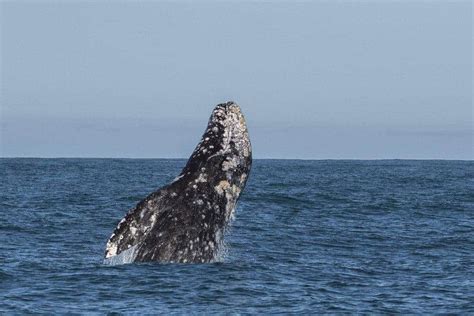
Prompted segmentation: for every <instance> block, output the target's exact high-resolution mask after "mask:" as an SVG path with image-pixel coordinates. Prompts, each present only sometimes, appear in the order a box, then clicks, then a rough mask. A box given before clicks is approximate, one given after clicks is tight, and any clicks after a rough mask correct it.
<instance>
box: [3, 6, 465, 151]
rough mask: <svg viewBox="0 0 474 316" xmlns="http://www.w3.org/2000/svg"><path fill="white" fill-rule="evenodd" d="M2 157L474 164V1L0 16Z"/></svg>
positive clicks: (25, 10)
mask: <svg viewBox="0 0 474 316" xmlns="http://www.w3.org/2000/svg"><path fill="white" fill-rule="evenodd" d="M0 6H1V19H0V21H1V22H0V27H1V99H0V101H1V110H2V112H1V156H4V157H6V156H33V157H185V158H187V157H188V156H189V154H190V153H191V152H192V150H193V149H194V146H195V145H196V143H197V142H198V140H199V138H200V136H201V134H202V132H203V130H204V128H205V125H206V123H207V119H208V117H209V115H210V112H211V109H212V108H213V106H214V105H215V104H217V103H219V102H223V101H227V100H234V101H236V102H238V103H239V104H240V105H241V107H242V109H243V111H244V113H245V115H246V117H247V122H248V126H249V131H250V136H251V140H252V143H253V147H254V157H256V158H265V157H271V158H315V159H321V158H349V159H350V158H358V159H373V158H442V159H473V151H472V150H473V149H472V147H473V144H472V139H473V127H472V120H473V110H472V72H473V67H472V39H473V38H472V3H471V1H463V2H461V1H460V2H447V1H439V2H430V1H421V2H416V3H413V2H412V1H391V2H385V3H379V1H363V2H359V1H350V2H349V1H347V2H344V1H337V2H331V1H319V2H318V1H316V2H299V3H293V2H240V1H231V2H225V3H222V2H216V1H214V2H205V3H199V4H198V3H193V2H185V1H180V2H177V3H176V2H175V3H171V2H151V1H140V2H131V1H130V2H119V3H112V2H106V1H103V2H99V1H89V2H87V1H78V2H72V3H71V2H69V3H60V2H59V1H58V2H40V3H34V2H13V1H9V2H2V3H1V4H0Z"/></svg>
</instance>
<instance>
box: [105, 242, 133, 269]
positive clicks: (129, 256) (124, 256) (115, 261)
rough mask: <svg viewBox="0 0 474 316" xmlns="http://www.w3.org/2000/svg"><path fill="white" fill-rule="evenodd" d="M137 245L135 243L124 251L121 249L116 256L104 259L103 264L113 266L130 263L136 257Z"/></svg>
mask: <svg viewBox="0 0 474 316" xmlns="http://www.w3.org/2000/svg"><path fill="white" fill-rule="evenodd" d="M137 247H138V245H135V246H133V247H130V248H129V249H127V250H125V251H122V252H121V253H119V254H118V255H116V256H113V257H110V258H107V259H104V264H106V265H110V266H115V265H120V264H127V263H132V262H133V261H134V260H135V258H136V257H137V251H136V250H137Z"/></svg>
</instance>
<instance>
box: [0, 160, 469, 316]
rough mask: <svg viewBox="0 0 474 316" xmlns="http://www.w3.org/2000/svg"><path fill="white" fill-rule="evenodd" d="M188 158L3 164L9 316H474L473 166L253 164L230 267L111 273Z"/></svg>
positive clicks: (1, 280) (0, 243) (0, 283)
mask: <svg viewBox="0 0 474 316" xmlns="http://www.w3.org/2000/svg"><path fill="white" fill-rule="evenodd" d="M184 163H185V161H184V160H126V159H124V160H119V159H1V160H0V172H1V182H0V189H1V190H0V192H1V199H0V202H1V218H0V312H15V313H25V312H42V313H52V312H55V313H65V312H80V313H82V312H100V313H102V312H112V311H115V312H121V313H148V314H149V313H159V312H176V313H206V314H207V313H254V312H255V313H256V312H263V313H275V312H283V313H299V312H305V313H310V312H326V313H338V312H362V313H364V312H366V313H368V312H376V313H397V312H398V313H443V312H452V313H474V162H472V161H471V162H462V161H405V160H401V161H288V160H257V161H254V167H253V170H252V174H251V177H250V180H249V183H248V186H247V188H246V190H245V191H244V193H243V196H242V197H241V200H240V204H239V205H238V207H237V211H236V220H235V221H234V223H233V226H232V229H231V231H230V233H229V234H228V235H227V237H226V240H227V245H228V253H227V256H226V258H225V260H224V261H223V262H221V263H214V264H154V263H148V264H129V265H122V266H105V265H102V255H103V253H104V247H105V243H106V240H107V238H108V237H109V235H110V234H111V232H112V231H113V229H114V228H115V226H116V224H117V222H118V221H119V220H120V219H121V218H122V217H123V215H124V214H125V212H126V211H127V210H128V209H129V208H131V207H132V206H133V205H134V204H135V203H136V202H138V201H139V200H140V199H141V198H143V197H144V196H145V195H147V194H148V193H150V192H151V191H152V190H155V189H156V188H158V187H160V186H162V185H164V184H166V183H167V182H169V181H171V180H172V179H173V178H174V177H175V176H176V175H177V174H178V173H179V171H180V169H181V167H182V166H183V165H184Z"/></svg>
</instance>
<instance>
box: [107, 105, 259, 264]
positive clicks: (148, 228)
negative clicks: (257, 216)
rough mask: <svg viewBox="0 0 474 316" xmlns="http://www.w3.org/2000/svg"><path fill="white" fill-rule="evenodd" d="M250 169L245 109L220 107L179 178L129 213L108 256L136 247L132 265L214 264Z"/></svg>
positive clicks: (109, 244) (110, 243) (129, 258)
mask: <svg viewBox="0 0 474 316" xmlns="http://www.w3.org/2000/svg"><path fill="white" fill-rule="evenodd" d="M251 165H252V148H251V144H250V139H249V136H248V131H247V126H246V122H245V119H244V116H243V114H242V112H241V110H240V107H239V106H238V105H237V104H236V103H234V102H227V103H223V104H219V105H217V106H216V107H215V108H214V110H213V112H212V114H211V117H210V119H209V123H208V125H207V128H206V131H205V132H204V135H203V136H202V139H201V141H200V142H199V143H198V145H197V146H196V149H195V150H194V152H193V154H192V155H191V157H190V158H189V160H188V162H187V164H186V166H185V167H184V168H183V170H182V171H181V173H180V174H179V176H178V177H177V178H176V179H175V180H174V181H173V182H172V183H170V184H168V185H166V186H164V187H162V188H160V189H159V190H157V191H155V192H153V193H151V194H150V195H149V196H148V197H146V198H145V199H144V200H142V201H141V202H139V203H138V204H137V205H136V206H135V207H134V208H133V209H131V210H130V211H129V212H128V214H127V215H126V216H125V217H124V218H123V219H122V220H121V221H120V223H119V225H118V226H117V228H116V229H115V231H114V233H113V234H112V236H111V237H110V239H109V241H108V242H107V246H106V250H105V258H106V259H107V260H111V261H113V260H112V258H114V257H115V256H118V255H120V254H121V253H123V252H125V251H127V250H129V249H133V251H130V250H129V251H128V252H130V253H131V254H132V255H127V256H123V257H126V258H127V262H133V261H159V262H212V261H215V260H216V258H217V257H218V256H219V253H220V251H221V250H222V243H223V235H224V232H225V230H226V228H227V226H228V224H229V222H230V221H231V219H232V218H233V214H234V210H235V206H236V203H237V200H238V198H239V196H240V194H241V192H242V191H243V189H244V187H245V184H246V182H247V179H248V176H249V172H250V169H251ZM128 252H127V254H128Z"/></svg>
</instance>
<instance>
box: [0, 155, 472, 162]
mask: <svg viewBox="0 0 474 316" xmlns="http://www.w3.org/2000/svg"><path fill="white" fill-rule="evenodd" d="M0 159H123V160H126V159H127V160H188V159H189V157H188V158H185V157H90V156H89V157H72V156H54V157H44V156H43V157H41V156H0ZM253 160H303V161H317V160H358V161H363V160H366V161H367V160H369V161H375V160H438V161H474V158H471V159H451V158H278V157H259V158H253Z"/></svg>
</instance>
